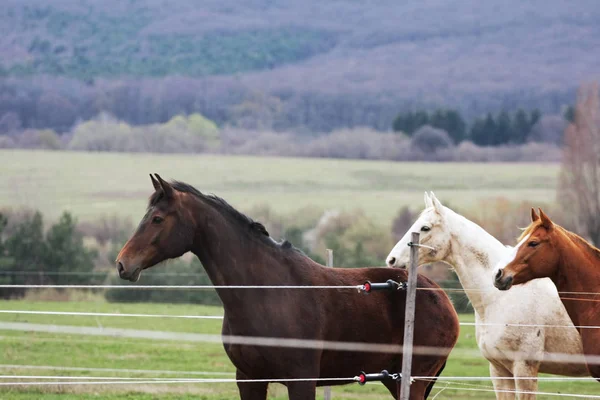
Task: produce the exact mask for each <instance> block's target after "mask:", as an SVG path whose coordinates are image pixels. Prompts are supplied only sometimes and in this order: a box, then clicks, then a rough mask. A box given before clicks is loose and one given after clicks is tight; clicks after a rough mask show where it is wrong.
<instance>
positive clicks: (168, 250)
mask: <svg viewBox="0 0 600 400" xmlns="http://www.w3.org/2000/svg"><path fill="white" fill-rule="evenodd" d="M154 175H155V176H156V178H155V177H153V176H152V175H150V179H151V180H152V185H153V186H154V190H155V191H154V194H152V196H151V197H150V202H149V204H148V210H147V211H146V215H144V217H143V218H142V220H141V222H140V224H139V226H138V228H137V230H136V231H135V233H134V234H133V236H132V237H131V238H130V239H129V240H128V241H127V243H125V246H123V249H121V251H120V252H119V255H118V256H117V260H116V264H117V271H118V272H119V277H121V279H126V280H129V281H131V282H136V281H137V280H138V279H139V277H140V274H141V272H142V270H144V269H146V268H150V267H152V266H154V265H156V264H158V263H160V262H161V261H164V260H166V259H169V258H176V257H179V256H181V255H183V254H184V253H186V252H187V251H189V250H190V248H191V246H192V243H193V240H194V225H195V222H194V220H193V216H192V215H191V214H189V213H187V212H186V211H185V209H186V207H184V205H185V202H186V201H189V196H187V195H186V193H182V192H179V191H177V190H175V189H173V187H172V186H171V184H169V183H167V182H165V181H164V180H163V179H162V178H161V177H160V176H159V175H158V174H154Z"/></svg>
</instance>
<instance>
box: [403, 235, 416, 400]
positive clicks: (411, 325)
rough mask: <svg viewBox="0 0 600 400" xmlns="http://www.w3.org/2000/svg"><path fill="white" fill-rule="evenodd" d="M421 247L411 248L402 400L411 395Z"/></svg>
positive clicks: (413, 236) (405, 316)
mask: <svg viewBox="0 0 600 400" xmlns="http://www.w3.org/2000/svg"><path fill="white" fill-rule="evenodd" d="M411 242H412V244H415V245H418V244H419V233H418V232H412V234H411ZM418 259H419V247H418V246H411V248H410V266H409V269H408V284H407V288H406V311H405V314H404V342H403V345H402V381H401V384H400V400H408V397H409V395H410V373H411V364H412V353H413V346H412V345H413V334H414V329H415V300H416V294H417V266H418Z"/></svg>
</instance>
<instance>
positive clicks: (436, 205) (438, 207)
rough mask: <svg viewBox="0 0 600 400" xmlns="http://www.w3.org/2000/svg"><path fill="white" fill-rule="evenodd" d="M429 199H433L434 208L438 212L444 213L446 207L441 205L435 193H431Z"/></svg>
mask: <svg viewBox="0 0 600 400" xmlns="http://www.w3.org/2000/svg"><path fill="white" fill-rule="evenodd" d="M429 197H430V198H431V202H432V203H433V208H435V210H436V211H437V212H439V213H443V212H444V206H443V205H442V203H440V201H439V200H438V199H437V197H435V194H434V193H433V192H430V194H429Z"/></svg>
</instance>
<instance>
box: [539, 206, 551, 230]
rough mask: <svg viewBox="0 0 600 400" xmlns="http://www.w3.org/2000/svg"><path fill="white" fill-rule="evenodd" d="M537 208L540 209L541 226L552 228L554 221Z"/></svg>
mask: <svg viewBox="0 0 600 400" xmlns="http://www.w3.org/2000/svg"><path fill="white" fill-rule="evenodd" d="M538 210H539V211H540V219H541V220H542V226H543V227H544V228H546V229H547V230H551V229H552V228H554V223H553V222H552V221H551V220H550V218H548V216H547V215H546V214H544V212H543V211H542V209H541V208H538Z"/></svg>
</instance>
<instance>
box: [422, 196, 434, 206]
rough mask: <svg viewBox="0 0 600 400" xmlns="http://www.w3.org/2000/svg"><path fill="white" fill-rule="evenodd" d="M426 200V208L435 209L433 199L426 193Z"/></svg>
mask: <svg viewBox="0 0 600 400" xmlns="http://www.w3.org/2000/svg"><path fill="white" fill-rule="evenodd" d="M424 200H425V208H429V207H433V202H432V201H431V198H430V197H429V194H428V193H427V192H425V196H424Z"/></svg>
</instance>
